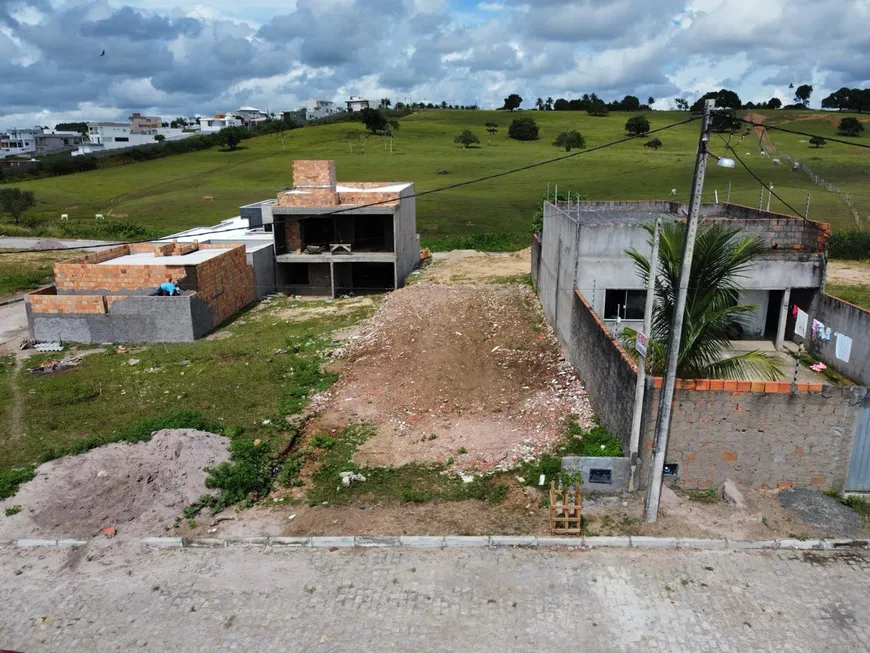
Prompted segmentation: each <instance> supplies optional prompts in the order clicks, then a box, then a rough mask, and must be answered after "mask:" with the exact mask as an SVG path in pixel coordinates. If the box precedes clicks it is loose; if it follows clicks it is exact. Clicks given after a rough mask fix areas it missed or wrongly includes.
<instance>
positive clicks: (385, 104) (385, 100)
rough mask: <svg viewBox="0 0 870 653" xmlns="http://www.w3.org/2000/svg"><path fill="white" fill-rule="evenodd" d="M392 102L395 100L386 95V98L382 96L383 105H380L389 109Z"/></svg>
mask: <svg viewBox="0 0 870 653" xmlns="http://www.w3.org/2000/svg"><path fill="white" fill-rule="evenodd" d="M392 103H393V101H392V100H391V99H390V98H388V97H384V98H381V105H380V107H381V109H389V108H390V105H391V104H392Z"/></svg>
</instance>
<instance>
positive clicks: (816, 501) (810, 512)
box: [779, 488, 864, 537]
mask: <svg viewBox="0 0 870 653" xmlns="http://www.w3.org/2000/svg"><path fill="white" fill-rule="evenodd" d="M779 500H780V502H781V503H782V505H783V507H784V508H788V509H789V510H791V511H792V512H794V513H795V514H796V515H797V516H798V517H800V518H801V520H803V521H804V523H806V524H808V525H810V526H812V527H814V528H817V529H819V530H820V531H822V532H823V533H826V534H830V535H835V536H837V537H858V536H859V535H861V531H862V530H863V528H864V518H863V517H861V515H859V514H858V513H857V512H855V511H854V510H852V509H851V508H850V507H849V506H844V505H843V504H842V503H840V502H839V501H837V500H836V499H835V498H833V497H829V496H827V495H826V494H824V493H822V492H819V491H818V490H809V489H806V488H795V489H792V490H783V491H782V492H780V495H779Z"/></svg>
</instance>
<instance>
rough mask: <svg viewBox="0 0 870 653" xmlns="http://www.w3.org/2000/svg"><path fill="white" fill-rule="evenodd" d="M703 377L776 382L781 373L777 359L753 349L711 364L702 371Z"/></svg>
mask: <svg viewBox="0 0 870 653" xmlns="http://www.w3.org/2000/svg"><path fill="white" fill-rule="evenodd" d="M703 376H704V378H709V379H755V380H758V381H776V380H777V379H781V378H782V376H783V373H782V368H781V367H780V364H779V359H778V358H776V357H775V356H771V355H770V354H768V353H765V352H762V351H758V350H757V349H755V350H753V351H747V352H745V353H743V354H740V355H738V356H730V357H728V358H723V359H722V360H718V361H716V362H715V363H711V364H710V365H708V366H707V367H705V368H704V369H703Z"/></svg>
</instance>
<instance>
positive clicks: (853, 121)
mask: <svg viewBox="0 0 870 653" xmlns="http://www.w3.org/2000/svg"><path fill="white" fill-rule="evenodd" d="M837 131H838V132H840V133H841V134H842V135H843V136H859V135H860V134H861V132H862V131H864V125H863V124H861V121H860V120H858V119H857V118H852V117H851V116H849V117H848V118H843V119H842V120H841V121H840V124H839V125H837Z"/></svg>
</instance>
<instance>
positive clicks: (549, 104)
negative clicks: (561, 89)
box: [544, 97, 553, 111]
mask: <svg viewBox="0 0 870 653" xmlns="http://www.w3.org/2000/svg"><path fill="white" fill-rule="evenodd" d="M552 110H553V98H551V97H548V98H547V99H546V100H544V111H552Z"/></svg>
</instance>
